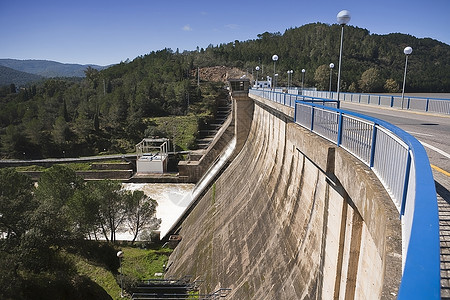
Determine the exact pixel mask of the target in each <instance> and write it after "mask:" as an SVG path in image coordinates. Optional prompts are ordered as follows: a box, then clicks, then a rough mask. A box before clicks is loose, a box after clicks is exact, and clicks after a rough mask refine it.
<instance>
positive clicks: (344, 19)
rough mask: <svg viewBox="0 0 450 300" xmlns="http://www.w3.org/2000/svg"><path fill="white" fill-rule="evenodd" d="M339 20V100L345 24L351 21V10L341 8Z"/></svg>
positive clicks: (338, 15)
mask: <svg viewBox="0 0 450 300" xmlns="http://www.w3.org/2000/svg"><path fill="white" fill-rule="evenodd" d="M336 18H337V21H338V23H339V25H341V27H342V29H341V47H340V49H339V70H338V82H337V89H336V92H337V100H338V101H339V90H340V85H341V65H342V42H343V40H344V26H345V25H346V24H347V23H348V22H349V21H350V18H351V16H350V12H349V11H348V10H341V11H340V12H339V13H338V14H337V17H336Z"/></svg>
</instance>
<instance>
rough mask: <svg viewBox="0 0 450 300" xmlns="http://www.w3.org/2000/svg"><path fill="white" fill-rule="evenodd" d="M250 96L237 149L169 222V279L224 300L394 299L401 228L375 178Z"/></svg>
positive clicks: (285, 113) (288, 115)
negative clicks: (223, 293)
mask: <svg viewBox="0 0 450 300" xmlns="http://www.w3.org/2000/svg"><path fill="white" fill-rule="evenodd" d="M250 99H251V100H252V101H254V108H253V110H252V114H249V118H251V120H249V122H248V124H250V130H249V133H248V137H247V136H246V139H245V142H244V143H242V140H241V141H239V139H238V142H237V144H238V145H240V142H241V143H242V150H241V151H240V152H239V153H238V154H237V156H236V157H235V158H234V160H233V161H232V162H231V163H230V164H229V166H228V167H227V168H226V169H225V170H224V171H223V173H222V174H221V175H220V177H219V178H218V179H217V180H216V181H215V182H214V183H213V184H212V185H211V186H210V187H209V189H208V190H207V191H206V192H205V193H204V194H203V196H202V197H201V199H199V201H198V202H197V204H196V206H195V207H193V208H192V210H191V211H190V213H189V215H188V216H186V218H185V219H184V220H183V222H182V223H181V224H179V225H178V227H177V228H176V229H175V231H176V233H177V234H178V235H179V237H181V241H180V242H179V244H178V245H177V247H176V248H175V250H174V252H173V253H172V255H171V256H170V259H169V263H168V268H167V272H166V277H167V278H169V277H182V276H184V275H192V276H193V278H195V279H198V280H202V281H203V283H202V285H201V286H200V289H201V292H209V291H214V290H217V289H219V288H231V292H230V294H229V295H228V297H227V299H380V298H383V299H395V298H396V295H397V293H398V286H399V284H400V279H401V230H400V226H401V225H400V220H399V218H398V213H397V210H396V208H395V206H394V204H393V203H392V201H391V200H390V197H389V195H388V194H387V192H386V191H385V190H384V188H383V186H382V185H381V183H380V182H379V181H378V179H377V178H376V176H375V175H374V174H373V173H372V172H371V171H370V169H368V168H367V167H366V166H365V165H364V164H362V163H361V162H359V161H358V160H357V159H355V158H354V157H353V156H352V155H350V154H349V153H347V152H346V151H345V150H343V149H341V148H336V147H335V146H334V145H333V144H331V143H330V142H328V141H326V140H325V139H323V138H321V137H319V136H317V135H315V134H313V133H311V132H309V131H307V130H305V129H303V128H301V127H300V126H298V125H296V124H295V123H293V111H292V110H286V108H285V107H282V106H280V105H279V104H277V103H273V102H269V101H266V100H264V99H263V98H259V97H257V96H252V98H250ZM238 100H239V99H237V100H236V101H238ZM248 100H249V99H246V101H248ZM278 106H280V107H278ZM236 107H239V106H238V105H236ZM244 107H245V106H244Z"/></svg>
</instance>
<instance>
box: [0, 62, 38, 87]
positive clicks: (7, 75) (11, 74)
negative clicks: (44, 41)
mask: <svg viewBox="0 0 450 300" xmlns="http://www.w3.org/2000/svg"><path fill="white" fill-rule="evenodd" d="M43 78H44V77H42V76H39V75H35V74H30V73H25V72H21V71H17V70H14V69H11V68H8V67H5V66H2V65H0V86H4V85H10V84H11V83H14V84H15V85H16V86H23V85H26V84H27V83H30V82H33V81H39V80H41V79H43Z"/></svg>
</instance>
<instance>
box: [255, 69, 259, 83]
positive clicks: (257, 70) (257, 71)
mask: <svg viewBox="0 0 450 300" xmlns="http://www.w3.org/2000/svg"><path fill="white" fill-rule="evenodd" d="M255 69H256V87H258V73H259V66H256V68H255Z"/></svg>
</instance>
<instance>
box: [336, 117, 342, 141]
mask: <svg viewBox="0 0 450 300" xmlns="http://www.w3.org/2000/svg"><path fill="white" fill-rule="evenodd" d="M342 120H343V118H342V112H339V119H338V135H337V142H336V144H337V146H338V147H339V146H340V145H341V142H342Z"/></svg>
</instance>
